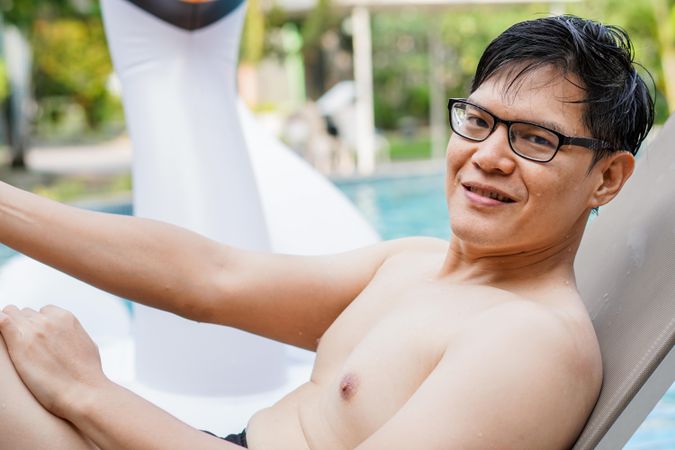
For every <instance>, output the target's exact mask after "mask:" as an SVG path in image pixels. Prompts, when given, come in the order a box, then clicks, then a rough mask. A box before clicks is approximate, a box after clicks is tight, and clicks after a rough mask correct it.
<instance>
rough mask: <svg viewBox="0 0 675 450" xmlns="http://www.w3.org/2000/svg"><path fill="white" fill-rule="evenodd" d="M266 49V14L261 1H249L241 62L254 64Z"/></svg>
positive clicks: (242, 39) (242, 41)
mask: <svg viewBox="0 0 675 450" xmlns="http://www.w3.org/2000/svg"><path fill="white" fill-rule="evenodd" d="M264 49H265V14H264V13H263V10H262V7H261V5H260V0H248V5H247V9H246V18H245V19H244V31H243V35H242V38H241V53H240V54H241V61H242V62H243V63H249V64H254V63H257V62H258V61H260V60H261V59H262V57H263V51H264Z"/></svg>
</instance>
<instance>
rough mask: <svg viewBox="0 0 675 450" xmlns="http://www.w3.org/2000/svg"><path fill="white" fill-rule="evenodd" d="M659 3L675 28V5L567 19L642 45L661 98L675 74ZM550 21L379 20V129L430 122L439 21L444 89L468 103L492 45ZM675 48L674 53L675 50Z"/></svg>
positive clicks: (646, 3)
mask: <svg viewBox="0 0 675 450" xmlns="http://www.w3.org/2000/svg"><path fill="white" fill-rule="evenodd" d="M654 2H666V3H667V4H668V8H669V13H670V14H671V15H672V16H671V19H672V20H671V23H672V24H673V26H674V27H675V0H631V1H630V2H628V1H625V0H593V1H590V0H587V1H581V2H578V3H570V4H567V5H566V12H567V13H571V14H576V15H579V16H581V17H587V18H591V19H595V20H599V21H601V22H603V23H609V24H614V25H618V26H620V27H622V28H624V29H626V31H627V32H628V34H629V35H630V37H631V39H632V40H633V42H634V44H635V51H636V61H638V62H639V63H641V64H642V65H644V66H645V68H646V69H647V70H648V71H649V72H650V73H651V74H652V76H653V77H654V80H655V82H656V88H657V90H658V91H661V92H665V88H666V83H667V81H668V80H669V79H670V80H675V74H671V75H670V76H668V75H665V74H664V69H663V64H662V58H663V45H664V44H663V39H661V44H659V42H660V41H659V36H658V35H659V27H658V24H657V21H656V15H655V12H654ZM548 14H549V6H548V5H546V4H532V5H503V6H494V5H493V6H489V7H488V6H478V5H475V6H471V7H464V8H457V7H452V6H448V7H447V8H446V9H445V10H433V11H425V10H414V9H412V10H410V9H406V10H400V11H397V12H381V13H377V14H374V15H373V25H372V30H373V78H374V86H375V98H374V102H375V121H376V125H377V126H378V127H380V128H384V129H393V128H396V127H397V126H398V124H399V122H400V119H401V118H403V117H406V116H414V117H416V118H417V119H418V120H420V121H426V120H427V118H428V115H429V113H428V110H429V106H428V88H427V86H428V83H429V81H428V77H429V70H430V69H429V60H428V54H427V53H428V52H427V45H428V44H427V42H428V30H429V29H430V28H431V27H432V21H436V23H435V25H436V26H437V28H439V29H440V33H441V36H442V42H443V44H444V45H445V55H444V59H445V64H444V67H443V68H444V71H443V72H444V80H443V84H444V86H445V90H446V94H447V96H448V97H460V96H465V95H467V93H468V90H469V86H470V84H471V79H472V76H473V74H474V72H475V70H476V66H477V64H478V60H479V58H480V56H481V54H482V52H483V50H484V49H485V47H486V46H487V45H488V44H489V42H490V41H491V40H492V39H494V38H495V37H497V35H499V33H501V32H502V31H504V30H505V29H506V28H508V27H509V26H510V25H512V24H514V23H516V22H519V21H522V20H527V19H534V18H537V17H544V16H547V15H548ZM671 40H672V39H671ZM671 45H672V47H673V48H675V42H671ZM648 78H649V77H648V76H647V79H648ZM648 83H650V81H649V80H648ZM425 93H426V98H427V100H425ZM657 97H658V100H657V105H656V109H657V122H663V121H664V120H665V119H666V118H667V116H668V107H667V104H666V103H665V98H664V96H663V95H661V94H658V95H657ZM425 101H426V102H427V103H425Z"/></svg>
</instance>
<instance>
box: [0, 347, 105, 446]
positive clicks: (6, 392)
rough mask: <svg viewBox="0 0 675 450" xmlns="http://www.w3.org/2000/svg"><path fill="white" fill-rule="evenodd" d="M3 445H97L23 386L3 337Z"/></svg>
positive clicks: (0, 361)
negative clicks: (50, 411) (53, 412)
mask: <svg viewBox="0 0 675 450" xmlns="http://www.w3.org/2000/svg"><path fill="white" fill-rule="evenodd" d="M0 448H7V449H12V450H35V449H50V450H90V449H94V448H96V447H95V446H94V445H93V444H91V443H89V442H88V441H87V439H85V438H84V437H82V436H81V435H80V434H79V433H78V432H77V430H75V428H74V427H73V426H72V425H71V424H70V423H69V422H67V421H65V420H63V419H61V418H59V417H56V416H54V415H52V414H50V413H49V412H48V411H47V410H46V409H44V408H43V407H42V405H40V403H38V401H37V400H35V398H34V397H33V395H32V394H31V393H30V391H29V390H28V388H26V386H24V384H23V382H22V381H21V379H20V378H19V375H18V374H17V373H16V370H14V366H13V365H12V361H11V360H10V359H9V355H8V354H7V347H5V341H4V340H3V339H2V337H1V336H0Z"/></svg>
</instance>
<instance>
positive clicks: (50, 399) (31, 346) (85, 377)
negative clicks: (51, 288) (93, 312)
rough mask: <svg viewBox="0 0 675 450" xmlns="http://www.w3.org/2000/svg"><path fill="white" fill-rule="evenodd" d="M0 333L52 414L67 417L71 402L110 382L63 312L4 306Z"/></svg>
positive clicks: (80, 330) (75, 323)
mask: <svg viewBox="0 0 675 450" xmlns="http://www.w3.org/2000/svg"><path fill="white" fill-rule="evenodd" d="M0 333H2V336H3V337H4V339H5V343H6V345H7V350H8V351H9V355H10V357H11V358H12V362H13V363H14V367H15V368H16V371H17V372H18V374H19V376H20V377H21V379H22V380H23V382H24V384H25V385H26V386H27V387H28V389H29V390H30V391H31V392H32V393H33V395H34V396H35V398H36V399H37V400H38V401H39V402H40V403H41V404H42V406H44V407H45V408H46V409H47V410H48V411H50V412H51V413H52V414H55V415H58V416H60V417H63V418H68V417H67V416H68V413H69V412H70V411H69V408H70V407H71V406H72V405H71V403H72V402H73V400H75V399H77V398H78V397H80V396H81V395H82V393H84V392H87V391H88V390H91V389H92V388H96V387H100V386H103V385H105V384H107V383H110V382H109V380H108V379H107V378H106V377H105V375H104V374H103V370H102V369H101V358H100V356H99V353H98V348H97V347H96V345H95V344H94V342H93V341H92V340H91V338H90V337H89V336H88V335H87V333H86V332H85V331H84V329H83V328H82V325H80V323H79V322H78V320H77V319H76V318H75V316H73V315H72V314H71V313H70V312H68V311H66V310H64V309H61V308H59V307H56V306H45V307H44V308H42V309H40V312H37V311H35V310H32V309H30V308H24V309H22V310H19V309H18V308H17V307H16V306H13V305H10V306H6V307H5V308H4V309H3V310H2V312H0Z"/></svg>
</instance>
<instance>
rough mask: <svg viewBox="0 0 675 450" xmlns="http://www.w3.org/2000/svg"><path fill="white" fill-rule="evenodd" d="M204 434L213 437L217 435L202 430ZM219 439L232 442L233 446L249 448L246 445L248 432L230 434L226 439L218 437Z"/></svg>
mask: <svg viewBox="0 0 675 450" xmlns="http://www.w3.org/2000/svg"><path fill="white" fill-rule="evenodd" d="M202 431H204V433H208V434H210V435H211V436H216V435H215V434H213V433H211V432H210V431H206V430H202ZM216 437H217V438H220V439H224V440H226V441H227V442H232V443H233V444H237V445H239V446H241V447H244V448H248V444H247V443H246V430H244V431H242V432H241V433H239V434H229V435H227V436H225V437H224V438H221V437H220V436H216Z"/></svg>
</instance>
